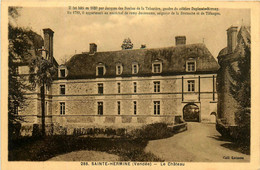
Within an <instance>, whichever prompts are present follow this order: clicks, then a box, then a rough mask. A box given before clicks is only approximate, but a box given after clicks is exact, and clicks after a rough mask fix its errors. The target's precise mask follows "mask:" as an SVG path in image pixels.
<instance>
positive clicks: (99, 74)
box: [98, 67, 104, 76]
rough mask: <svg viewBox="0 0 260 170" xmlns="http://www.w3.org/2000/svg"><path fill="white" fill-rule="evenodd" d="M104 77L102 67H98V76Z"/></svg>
mask: <svg viewBox="0 0 260 170" xmlns="http://www.w3.org/2000/svg"><path fill="white" fill-rule="evenodd" d="M103 75H104V67H98V76H103Z"/></svg>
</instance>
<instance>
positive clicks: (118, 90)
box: [117, 83, 121, 93]
mask: <svg viewBox="0 0 260 170" xmlns="http://www.w3.org/2000/svg"><path fill="white" fill-rule="evenodd" d="M120 88H121V87H120V83H117V93H120V90H121V89H120Z"/></svg>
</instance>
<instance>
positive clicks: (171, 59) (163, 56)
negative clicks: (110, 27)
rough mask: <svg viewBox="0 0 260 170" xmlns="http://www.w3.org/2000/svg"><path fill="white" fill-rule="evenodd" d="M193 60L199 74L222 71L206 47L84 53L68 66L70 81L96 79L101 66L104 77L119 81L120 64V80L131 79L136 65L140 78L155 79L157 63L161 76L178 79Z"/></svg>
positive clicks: (74, 57) (181, 46)
mask: <svg viewBox="0 0 260 170" xmlns="http://www.w3.org/2000/svg"><path fill="white" fill-rule="evenodd" d="M190 58H194V59H196V72H197V73H202V72H203V73H206V72H214V73H215V72H216V71H217V70H218V68H219V66H218V63H217V61H216V60H215V58H214V57H213V56H212V55H211V53H210V52H209V50H208V49H207V48H206V46H205V45H204V44H191V45H179V46H176V47H166V48H154V49H132V50H120V51H109V52H96V53H94V54H89V53H82V54H76V55H74V56H73V57H72V58H71V59H70V60H69V61H68V62H66V64H65V65H66V66H67V69H68V76H67V79H78V78H95V77H96V66H97V64H98V63H100V62H101V63H103V64H104V65H105V67H106V73H105V75H104V76H103V77H115V76H116V64H117V63H121V64H122V65H123V73H122V74H121V75H120V76H131V75H132V63H133V62H136V63H138V64H139V72H138V74H137V76H151V75H154V74H152V63H153V61H155V60H160V61H162V65H163V66H162V73H160V75H176V74H184V73H186V68H185V67H186V61H187V60H189V59H190ZM192 74H194V73H192Z"/></svg>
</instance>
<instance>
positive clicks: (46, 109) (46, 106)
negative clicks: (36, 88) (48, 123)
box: [45, 102, 48, 115]
mask: <svg viewBox="0 0 260 170" xmlns="http://www.w3.org/2000/svg"><path fill="white" fill-rule="evenodd" d="M45 115H48V102H45Z"/></svg>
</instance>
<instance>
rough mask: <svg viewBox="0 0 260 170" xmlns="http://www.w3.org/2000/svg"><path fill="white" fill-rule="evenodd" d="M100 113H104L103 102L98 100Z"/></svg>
mask: <svg viewBox="0 0 260 170" xmlns="http://www.w3.org/2000/svg"><path fill="white" fill-rule="evenodd" d="M98 115H103V102H98Z"/></svg>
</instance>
